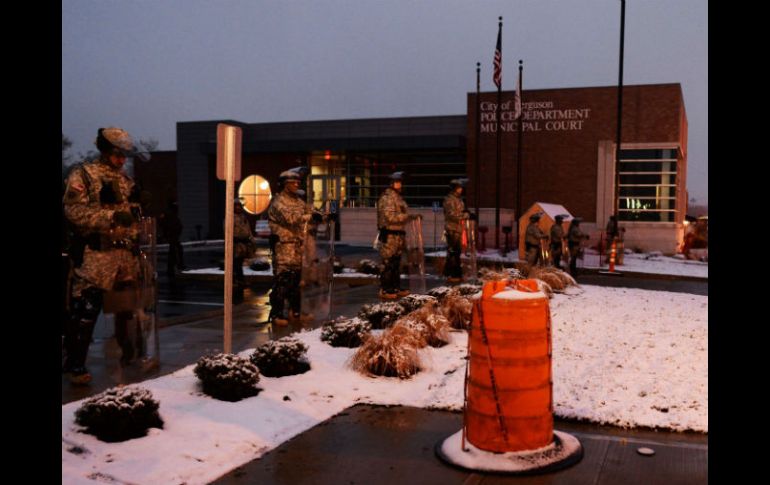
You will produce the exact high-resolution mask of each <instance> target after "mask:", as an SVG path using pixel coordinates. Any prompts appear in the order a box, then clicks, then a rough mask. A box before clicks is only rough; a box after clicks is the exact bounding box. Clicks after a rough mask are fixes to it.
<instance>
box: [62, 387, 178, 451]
mask: <svg viewBox="0 0 770 485" xmlns="http://www.w3.org/2000/svg"><path fill="white" fill-rule="evenodd" d="M158 407H159V404H158V401H156V400H154V399H153V398H152V394H151V393H150V391H148V390H147V389H143V388H140V387H135V386H129V387H113V388H111V389H107V390H106V391H104V392H102V393H101V394H97V395H95V396H93V397H91V398H89V399H87V400H86V401H85V402H84V403H83V404H82V405H81V406H80V407H79V408H78V409H77V411H75V422H76V423H77V424H79V425H81V426H85V427H86V428H87V429H86V432H87V433H89V434H93V435H95V436H96V437H97V438H99V439H100V440H102V441H107V442H116V441H125V440H128V439H132V438H139V437H141V436H145V435H146V434H147V429H148V428H163V420H162V419H161V418H160V415H159V414H158Z"/></svg>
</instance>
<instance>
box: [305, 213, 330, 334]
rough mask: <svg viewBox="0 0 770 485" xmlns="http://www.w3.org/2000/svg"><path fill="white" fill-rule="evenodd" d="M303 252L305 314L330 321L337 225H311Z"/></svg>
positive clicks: (307, 228)
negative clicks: (335, 228)
mask: <svg viewBox="0 0 770 485" xmlns="http://www.w3.org/2000/svg"><path fill="white" fill-rule="evenodd" d="M302 249H303V253H302V278H301V280H300V291H301V293H302V299H301V302H302V304H301V311H302V313H303V314H305V315H308V316H312V318H313V319H314V320H316V319H327V318H328V317H329V313H330V312H331V308H330V306H331V305H330V302H331V287H332V281H333V280H332V278H333V275H334V223H333V222H322V223H318V224H314V223H312V222H311V223H308V224H307V226H306V230H305V241H304V244H303V245H302Z"/></svg>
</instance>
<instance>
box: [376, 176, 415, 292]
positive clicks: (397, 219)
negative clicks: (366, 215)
mask: <svg viewBox="0 0 770 485" xmlns="http://www.w3.org/2000/svg"><path fill="white" fill-rule="evenodd" d="M408 220H409V215H408V214H407V205H406V202H404V199H403V198H402V197H401V194H399V193H398V191H396V190H395V189H393V188H392V187H388V188H387V189H385V192H383V194H382V195H381V196H380V199H379V200H378V201H377V228H378V229H379V231H380V244H381V245H380V257H381V258H382V266H383V268H382V271H381V272H380V287H381V288H382V290H383V291H385V292H386V293H395V292H397V291H399V290H400V289H401V283H400V279H401V272H400V268H399V266H400V265H401V255H402V254H403V252H404V249H406V231H405V230H404V226H405V224H406V221H408Z"/></svg>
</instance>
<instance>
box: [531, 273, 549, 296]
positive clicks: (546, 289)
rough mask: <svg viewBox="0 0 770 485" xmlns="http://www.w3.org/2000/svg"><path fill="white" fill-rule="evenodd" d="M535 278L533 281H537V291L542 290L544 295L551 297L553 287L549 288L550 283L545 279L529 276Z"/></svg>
mask: <svg viewBox="0 0 770 485" xmlns="http://www.w3.org/2000/svg"><path fill="white" fill-rule="evenodd" d="M531 279H533V280H535V283H537V289H538V291H542V292H543V293H545V296H547V297H548V298H553V288H551V285H549V284H548V283H546V282H545V281H543V280H541V279H539V278H531Z"/></svg>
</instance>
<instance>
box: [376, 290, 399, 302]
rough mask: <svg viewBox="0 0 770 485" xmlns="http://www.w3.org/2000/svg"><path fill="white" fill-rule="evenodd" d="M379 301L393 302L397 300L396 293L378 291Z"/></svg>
mask: <svg viewBox="0 0 770 485" xmlns="http://www.w3.org/2000/svg"><path fill="white" fill-rule="evenodd" d="M379 297H380V300H395V299H397V298H398V293H395V292H390V291H385V290H380V294H379Z"/></svg>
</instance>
